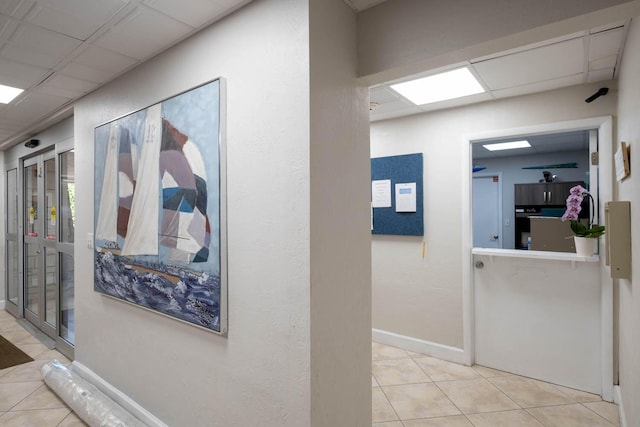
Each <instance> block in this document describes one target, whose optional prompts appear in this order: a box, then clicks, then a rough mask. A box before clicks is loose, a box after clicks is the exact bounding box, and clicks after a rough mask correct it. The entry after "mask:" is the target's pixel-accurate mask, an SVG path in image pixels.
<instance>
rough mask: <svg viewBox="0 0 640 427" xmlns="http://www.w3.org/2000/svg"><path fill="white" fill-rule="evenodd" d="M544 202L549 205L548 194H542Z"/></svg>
mask: <svg viewBox="0 0 640 427" xmlns="http://www.w3.org/2000/svg"><path fill="white" fill-rule="evenodd" d="M542 201H543V202H545V203H547V192H546V191H545V192H544V193H542Z"/></svg>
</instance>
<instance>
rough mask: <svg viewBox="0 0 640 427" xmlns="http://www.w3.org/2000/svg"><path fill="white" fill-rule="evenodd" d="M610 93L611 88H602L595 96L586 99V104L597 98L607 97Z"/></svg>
mask: <svg viewBox="0 0 640 427" xmlns="http://www.w3.org/2000/svg"><path fill="white" fill-rule="evenodd" d="M608 92H609V88H608V87H601V88H600V89H598V91H597V92H596V93H594V94H593V95H591V96H590V97H588V98H587V99H585V100H584V102H586V103H589V102H592V101H594V100H595V99H596V98H600V97H601V96H602V95H606V94H607V93H608Z"/></svg>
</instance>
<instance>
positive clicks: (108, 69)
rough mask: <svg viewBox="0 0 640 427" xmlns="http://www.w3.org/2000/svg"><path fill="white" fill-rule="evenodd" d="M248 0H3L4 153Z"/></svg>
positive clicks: (0, 108) (0, 136) (0, 124)
mask: <svg viewBox="0 0 640 427" xmlns="http://www.w3.org/2000/svg"><path fill="white" fill-rule="evenodd" d="M250 1H251V0H180V1H176V0H2V1H1V2H0V84H4V85H8V86H13V87H18V88H21V89H25V91H24V92H23V93H22V94H21V95H20V96H19V97H18V98H16V99H15V100H14V101H13V102H11V103H10V104H7V105H3V104H0V149H6V148H8V147H10V146H12V145H15V144H16V143H19V142H21V141H22V140H24V139H27V138H28V137H30V136H31V135H32V134H33V133H35V132H37V131H40V130H42V129H43V128H45V127H46V126H50V125H51V124H53V123H55V121H57V120H60V119H61V118H63V117H66V116H69V115H71V114H72V111H71V108H70V106H71V104H72V103H73V101H74V100H76V99H78V98H80V97H82V96H83V95H85V94H87V93H89V92H91V91H93V90H95V89H96V88H98V87H99V86H101V85H103V84H105V83H107V82H108V81H110V80H113V79H114V78H116V77H117V76H119V75H121V74H123V73H125V72H126V71H127V70H130V69H131V68H133V67H135V66H136V65H138V64H140V63H142V62H144V61H146V60H147V59H149V58H151V57H153V56H155V55H157V54H158V53H160V52H161V51H163V50H165V49H167V48H169V47H171V46H172V45H174V44H176V43H178V42H179V41H181V40H183V39H185V38H187V37H189V36H190V35H192V34H194V33H196V32H197V31H199V30H201V29H202V28H204V27H206V26H208V25H210V24H211V23H213V22H215V21H217V20H219V19H221V18H222V17H224V16H226V15H228V14H229V13H231V12H233V11H234V10H236V9H238V8H240V7H241V6H243V5H244V4H246V3H249V2H250Z"/></svg>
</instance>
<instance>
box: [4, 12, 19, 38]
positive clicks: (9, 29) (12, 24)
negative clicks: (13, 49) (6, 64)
mask: <svg viewBox="0 0 640 427" xmlns="http://www.w3.org/2000/svg"><path fill="white" fill-rule="evenodd" d="M19 25H20V24H19V21H16V20H12V19H10V18H8V17H6V16H4V15H0V44H2V43H5V42H6V41H7V40H9V38H10V37H11V36H12V35H13V33H15V31H16V30H17V29H18V26H19Z"/></svg>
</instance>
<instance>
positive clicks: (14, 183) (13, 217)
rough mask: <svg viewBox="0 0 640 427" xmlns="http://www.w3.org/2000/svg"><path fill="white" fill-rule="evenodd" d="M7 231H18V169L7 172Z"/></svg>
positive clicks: (10, 232) (12, 232)
mask: <svg viewBox="0 0 640 427" xmlns="http://www.w3.org/2000/svg"><path fill="white" fill-rule="evenodd" d="M7 233H9V234H17V233H18V170H17V169H11V170H10V171H8V172H7Z"/></svg>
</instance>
